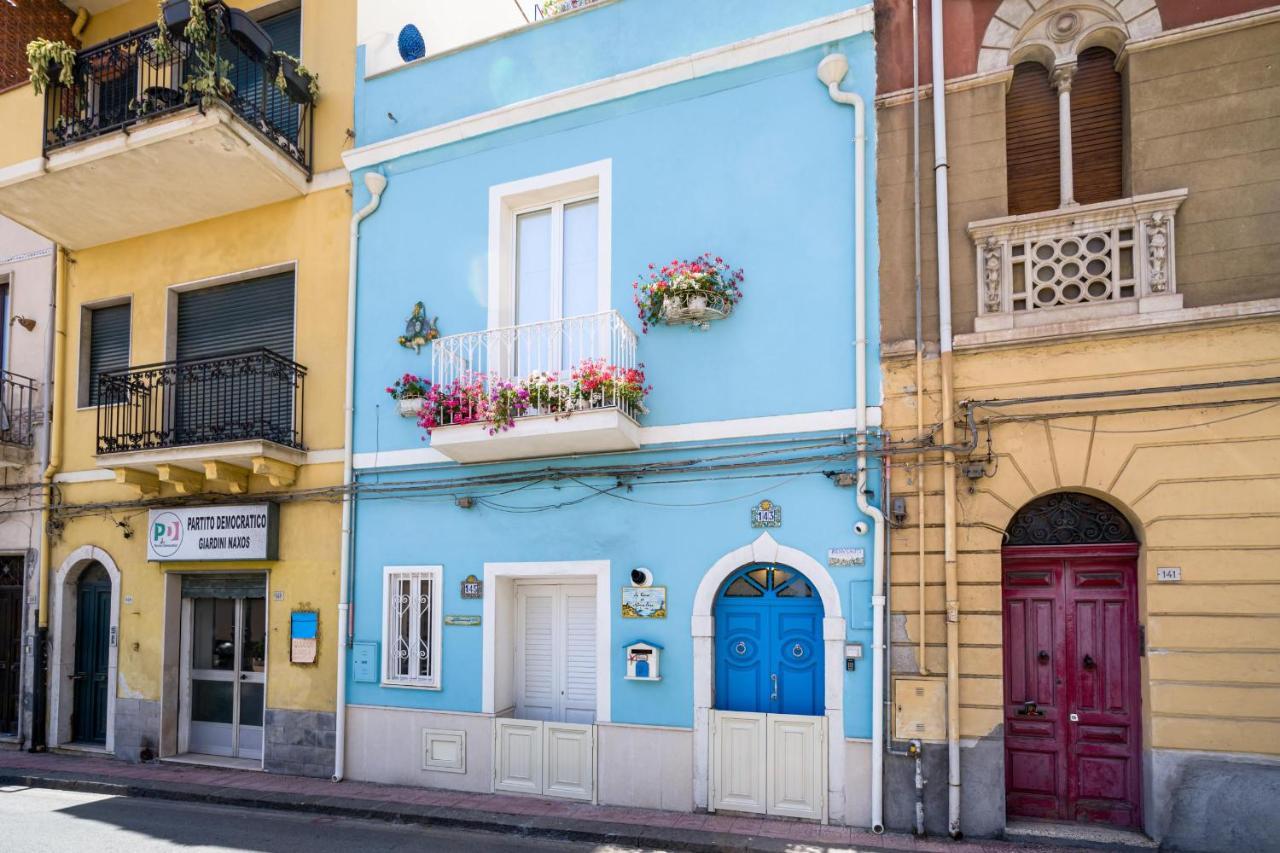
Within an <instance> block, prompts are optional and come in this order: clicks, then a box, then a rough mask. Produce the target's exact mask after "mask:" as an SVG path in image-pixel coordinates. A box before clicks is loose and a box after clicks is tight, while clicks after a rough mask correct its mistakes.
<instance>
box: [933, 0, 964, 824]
mask: <svg viewBox="0 0 1280 853" xmlns="http://www.w3.org/2000/svg"><path fill="white" fill-rule="evenodd" d="M930 22H931V24H932V26H931V27H930V31H931V32H930V35H931V36H932V42H933V44H932V47H933V68H932V71H933V170H934V183H935V185H936V195H937V204H936V208H937V239H938V349H939V355H940V358H939V362H940V367H941V371H942V443H943V446H945V447H947V448H953V447H954V446H955V439H956V427H955V418H954V411H953V410H954V408H955V389H954V387H953V385H952V382H953V376H952V372H953V367H952V360H951V217H950V214H949V210H948V205H949V204H950V202H949V199H948V194H947V168H948V167H947V80H946V78H947V75H946V66H945V65H944V64H943V59H944V58H943V31H944V30H943V22H942V0H932V7H931V17H930ZM955 466H956V454H955V451H954V450H952V449H948V450H947V451H946V452H945V453H944V455H943V466H942V482H943V554H944V556H943V560H944V568H945V571H946V595H947V831H948V833H950V835H951V837H952V838H959V837H960V585H959V580H958V577H957V566H956V562H957V560H956V480H955Z"/></svg>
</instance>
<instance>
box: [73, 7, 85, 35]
mask: <svg viewBox="0 0 1280 853" xmlns="http://www.w3.org/2000/svg"><path fill="white" fill-rule="evenodd" d="M87 26H89V10H88V9H86V8H85V7H83V6H81V7H80V8H79V9H77V10H76V19H75V21H73V22H72V24H71V35H72V36H74V37H75V38H76V39H77V40H79V38H80V36H81V35H82V34H83V33H84V28H85V27H87Z"/></svg>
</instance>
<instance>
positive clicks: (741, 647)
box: [733, 640, 747, 655]
mask: <svg viewBox="0 0 1280 853" xmlns="http://www.w3.org/2000/svg"><path fill="white" fill-rule="evenodd" d="M733 651H734V653H735V654H739V655H745V654H746V653H747V644H746V643H744V642H742V640H739V641H738V642H737V643H736V644H735V645H734V647H733Z"/></svg>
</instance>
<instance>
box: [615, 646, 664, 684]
mask: <svg viewBox="0 0 1280 853" xmlns="http://www.w3.org/2000/svg"><path fill="white" fill-rule="evenodd" d="M623 648H624V649H625V650H626V652H627V675H626V678H627V680H628V681H660V680H661V679H662V676H661V675H660V674H659V672H658V660H659V658H661V656H662V646H660V645H658V644H657V643H650V642H648V641H647V640H635V641H633V642H630V643H626V644H624V645H623Z"/></svg>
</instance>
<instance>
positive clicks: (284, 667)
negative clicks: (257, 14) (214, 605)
mask: <svg viewBox="0 0 1280 853" xmlns="http://www.w3.org/2000/svg"><path fill="white" fill-rule="evenodd" d="M235 5H238V6H241V7H243V8H255V7H259V6H263V5H266V4H264V3H261V2H237V3H235ZM303 16H304V17H303V61H304V63H305V64H306V65H307V66H308V67H310V68H311V69H312V70H314V71H316V72H317V73H318V74H319V75H320V84H321V87H322V94H321V100H320V103H319V105H318V107H317V111H316V133H315V149H314V150H315V171H316V173H317V175H320V174H321V173H323V172H325V171H326V170H334V169H340V168H341V160H340V154H341V151H342V149H343V147H344V145H345V143H346V137H345V129H346V128H348V127H350V126H351V121H352V92H353V85H354V84H353V80H354V74H355V0H305V2H304V3H303ZM154 17H155V4H154V3H153V2H152V0H134V2H131V3H127V4H125V5H122V6H120V7H117V8H115V9H112V10H109V11H107V12H104V13H102V14H100V15H97V16H95V17H94V19H93V20H92V22H91V23H90V25H89V28H88V29H87V30H86V32H85V36H84V43H85V44H86V45H92V44H94V43H97V42H100V41H103V40H104V39H108V38H110V37H112V36H114V35H117V34H119V33H120V32H123V31H127V30H129V29H132V28H135V27H139V26H143V25H146V24H147V23H149V22H150V21H151V20H153V19H154ZM32 104H35V105H36V107H35V109H34V110H32V109H31V105H32ZM38 104H39V99H37V98H35V97H33V96H32V94H31V91H30V89H29V87H28V88H24V89H20V90H17V91H15V92H10V93H7V94H6V95H3V96H0V122H5V124H4V126H6V127H12V126H14V125H13V124H9V123H7V120H8V119H10V118H12V120H13V121H15V122H25V123H26V125H29V126H30V133H27V132H26V131H25V130H24V131H23V132H21V133H19V134H9V133H6V134H4V135H3V139H2V140H0V158H3V159H0V167H2V166H3V165H5V164H7V163H8V162H11V161H12V160H16V159H25V158H29V157H32V156H38V155H39V131H38V122H39V119H40V112H39V108H38ZM24 111H25V112H24ZM28 112H29V113H30V115H27V113H28ZM24 126H25V125H24ZM14 137H18V138H19V140H22V139H28V138H29V139H30V140H31V145H30V148H31V150H30V151H28V150H27V149H26V148H24V144H25V143H22V142H20V141H13V138H14ZM329 186H330V188H329V189H324V190H317V191H313V192H311V193H309V194H307V195H306V196H304V197H302V198H299V199H295V200H290V201H285V202H280V203H277V204H273V205H269V206H265V207H261V208H257V209H253V210H248V211H244V212H241V213H237V214H233V215H228V216H223V217H220V218H216V219H208V220H205V221H202V222H197V223H195V224H193V225H188V226H184V227H181V228H174V229H170V230H167V231H162V232H158V233H153V234H148V235H145V236H142V237H137V238H134V239H130V240H124V241H120V242H117V243H112V244H108V245H103V246H97V247H93V248H90V249H84V250H80V251H77V252H75V253H73V254H72V255H71V256H70V260H71V263H70V264H69V265H68V270H69V271H68V278H67V288H68V290H67V296H68V298H67V303H66V304H67V337H66V347H67V358H66V365H67V373H66V375H65V376H64V377H60V379H59V387H58V391H57V403H58V415H57V416H58V417H61V418H63V426H64V433H63V434H64V441H63V464H62V467H61V471H62V472H63V473H67V472H88V471H94V470H96V469H97V464H96V461H97V460H96V459H95V457H94V450H95V440H96V430H97V421H96V412H95V411H94V410H93V409H84V410H78V409H77V407H76V404H77V402H78V399H79V376H78V373H79V365H80V352H81V347H82V345H83V344H84V342H83V341H82V340H81V335H80V317H81V312H82V310H83V306H85V305H92V304H94V303H99V302H102V301H104V300H115V299H119V298H121V297H128V298H129V299H130V300H131V303H132V311H131V321H132V326H131V328H132V337H131V341H130V363H131V364H134V365H141V364H147V363H152V362H157V361H163V360H165V359H166V358H167V357H169V353H168V352H167V350H166V340H167V330H166V324H167V317H168V310H169V308H168V306H169V299H170V293H171V291H170V288H171V287H172V286H173V285H175V284H182V283H187V282H195V281H200V280H203V279H208V278H213V277H219V276H225V275H234V274H237V273H243V272H247V271H251V270H254V269H258V268H261V267H267V266H273V265H277V264H282V263H296V270H297V278H296V302H295V324H296V330H297V331H296V336H295V355H294V357H295V360H297V361H298V362H299V363H300V364H302V365H303V366H304V367H306V368H307V377H306V384H305V393H304V397H303V406H304V408H303V412H302V420H303V434H304V440H305V443H306V445H307V448H308V450H311V451H317V450H321V451H323V450H330V451H334V450H338V449H340V448H341V447H342V438H343V428H342V405H343V393H344V388H345V375H344V369H345V364H344V339H345V330H346V286H347V249H348V241H347V228H348V223H349V222H350V215H351V200H350V197H349V195H348V194H347V191H346V187H345V185H342V184H339V185H337V186H334V185H333V184H332V182H330V184H329ZM178 189H180V188H175V187H163V186H157V187H140V188H139V190H138V197H137V198H136V199H130V200H129V203H145V197H146V194H147V193H151V192H174V191H177V190H178ZM341 477H342V471H341V464H340V463H338V462H332V461H330V462H325V463H323V464H311V465H304V466H303V467H302V468H301V469H300V471H299V474H298V479H297V482H296V483H295V484H294V486H293V491H295V492H296V491H300V490H307V489H315V488H322V487H333V486H337V485H340V484H341ZM269 491H272V492H274V491H278V490H275V489H273V488H272V487H271V486H270V484H269V483H268V482H267V480H266V479H265V478H262V477H257V476H254V477H252V478H251V480H250V494H248V495H245V496H244V500H245V502H252V501H254V500H255V499H256V496H257V495H261V494H262V493H264V492H269ZM173 497H174V492H173V490H172V487H171V486H168V485H162V487H161V493H160V496H159V498H158V499H157V500H156V501H155V505H164V504H165V502H166V501H171V500H172V499H173ZM137 498H138V493H137V492H136V491H134V490H133V489H131V488H129V487H124V486H118V485H116V484H115V483H112V482H80V483H63V484H61V485H60V486H59V499H60V501H61V502H62V503H63V504H66V505H71V506H72V507H74V505H83V504H97V503H114V502H122V501H136V500H137ZM121 521H123V522H126V523H127V524H128V526H129V527H130V528H131V529H132V531H133V534H132V535H131V536H129V537H128V538H126V536H125V532H126V530H125V528H123V527H121V526H119V525H118V524H117V522H121ZM64 522H65V526H64V528H63V529H62V531H61V533H60V535H59V536H58V537H57V539H56V541H55V543H54V548H53V553H52V565H53V567H54V569H55V570H56V569H57V568H58V567H59V566H60V565H61V564H62V562H63V561H64V560H65V559H66V558H67V557H68V555H69V554H70V553H71V552H72V551H74V550H75V549H76V548H79V547H81V546H84V545H94V546H97V547H99V548H101V549H103V550H104V551H106V552H107V553H108V554H110V555H111V557H112V559H113V560H114V561H115V562H116V564H117V565H118V567H119V568H120V571H121V574H122V581H121V587H122V589H121V601H122V604H121V613H120V656H119V680H118V683H117V691H118V693H117V695H119V696H121V697H126V698H139V699H147V700H153V701H154V700H158V699H160V684H161V678H162V670H161V654H162V638H163V635H164V624H163V596H164V572H166V571H170V572H174V571H199V570H215V571H216V570H223V571H225V570H228V569H241V568H246V569H254V568H267V569H269V572H270V580H269V584H270V590H271V592H272V593H275V592H283V593H284V597H283V600H280V601H276V600H274V598H273V599H272V600H270V601H269V604H268V607H269V610H268V620H269V632H270V637H269V641H268V677H267V705H268V707H270V708H283V709H291V710H317V711H323V710H332V709H333V706H334V699H335V690H336V669H335V658H336V637H337V636H338V629H339V626H338V625H337V617H336V611H337V598H338V540H339V528H340V506H339V504H337V503H335V502H334V501H333V499H332V496H331V495H330V496H327V497H326V498H324V499H320V500H314V499H313V500H288V499H286V500H284V501H283V502H282V504H281V510H280V553H279V557H280V558H279V560H278V561H276V562H273V563H249V564H233V565H229V564H223V563H203V564H201V563H193V564H166V565H164V566H161V565H159V564H155V563H148V562H147V561H146V553H145V538H144V537H145V526H146V510H145V509H144V508H137V507H133V508H126V509H112V510H110V511H106V512H103V513H101V514H98V515H93V516H76V515H74V514H72V515H70V516H68V517H65V518H64ZM127 596H132V597H133V601H132V603H128V604H126V603H124V598H125V597H127ZM299 608H306V609H313V610H317V611H319V612H320V644H319V645H320V652H319V657H318V660H317V663H316V664H314V665H294V664H291V663H290V662H289V660H288V657H289V637H288V632H289V614H290V612H291V611H292V610H294V609H299Z"/></svg>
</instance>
